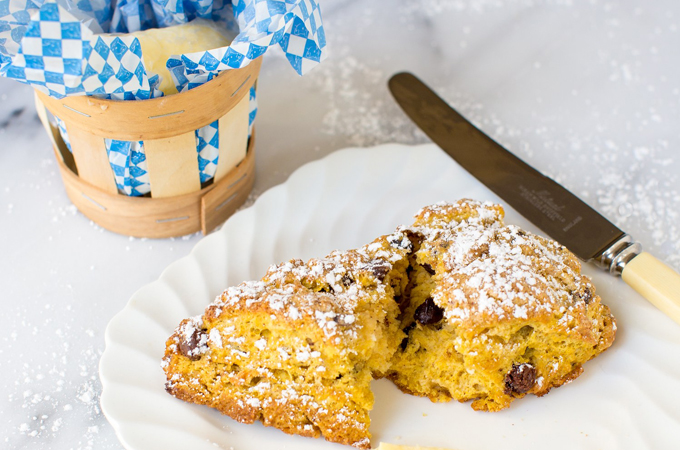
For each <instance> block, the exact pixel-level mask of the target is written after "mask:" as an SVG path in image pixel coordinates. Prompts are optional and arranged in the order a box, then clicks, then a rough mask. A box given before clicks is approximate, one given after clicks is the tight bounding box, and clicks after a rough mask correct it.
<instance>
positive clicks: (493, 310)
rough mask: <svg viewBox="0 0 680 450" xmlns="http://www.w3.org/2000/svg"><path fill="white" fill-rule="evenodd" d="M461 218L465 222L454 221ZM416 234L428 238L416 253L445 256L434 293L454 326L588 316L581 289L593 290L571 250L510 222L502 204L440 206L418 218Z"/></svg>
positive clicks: (444, 204)
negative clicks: (487, 319) (580, 297)
mask: <svg viewBox="0 0 680 450" xmlns="http://www.w3.org/2000/svg"><path fill="white" fill-rule="evenodd" d="M456 214H459V215H461V217H462V220H451V217H452V216H454V215H456ZM418 216H419V219H418V220H417V221H416V224H415V227H414V229H415V230H417V231H418V232H420V233H421V234H423V235H424V236H426V238H425V240H424V242H423V244H422V246H421V249H420V250H419V253H422V255H421V257H422V258H424V259H427V258H432V257H433V256H432V255H440V256H436V258H438V259H440V260H441V262H440V264H441V267H442V270H439V271H437V275H436V279H437V280H438V283H437V286H436V287H435V290H434V291H433V293H432V296H433V298H434V300H435V302H436V303H438V304H439V305H440V306H442V307H444V309H445V312H444V313H445V317H446V318H447V320H449V321H452V322H460V321H468V322H469V321H475V320H481V319H480V318H482V317H492V318H494V320H497V319H500V320H517V319H527V318H528V317H529V316H538V315H560V316H562V318H563V322H564V324H565V326H567V325H568V324H569V323H571V322H572V318H573V316H574V315H579V314H581V315H582V314H583V313H584V311H585V302H584V301H577V300H575V296H578V295H579V293H580V292H584V290H589V292H591V291H592V290H593V288H592V286H591V285H590V282H589V281H588V280H587V279H585V278H582V277H581V276H580V264H579V263H578V261H577V260H576V258H575V257H574V255H572V254H571V253H570V252H568V251H567V250H566V249H565V248H564V247H563V246H562V245H560V244H558V243H557V242H555V241H552V240H548V239H545V238H542V237H539V236H536V235H533V234H531V233H529V232H525V231H523V230H521V229H519V228H518V227H516V226H513V225H504V224H503V221H502V210H501V209H500V207H498V206H497V205H491V204H488V203H487V204H482V203H480V202H475V201H469V200H466V201H461V202H459V203H458V204H448V203H441V204H437V205H433V206H431V207H427V208H425V209H424V210H422V211H421V212H420V213H419V215H418Z"/></svg>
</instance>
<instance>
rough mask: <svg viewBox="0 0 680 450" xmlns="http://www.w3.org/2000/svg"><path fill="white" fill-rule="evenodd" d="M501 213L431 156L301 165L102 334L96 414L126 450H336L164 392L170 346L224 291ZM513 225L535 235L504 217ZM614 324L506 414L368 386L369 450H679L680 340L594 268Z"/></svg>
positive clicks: (511, 215)
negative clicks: (595, 347)
mask: <svg viewBox="0 0 680 450" xmlns="http://www.w3.org/2000/svg"><path fill="white" fill-rule="evenodd" d="M461 197H470V198H476V199H480V200H494V201H499V199H498V198H497V197H496V196H495V195H494V194H492V193H491V192H490V191H489V190H487V189H486V188H485V187H483V186H482V185H481V184H480V183H479V182H477V181H476V180H475V179H474V178H472V177H471V176H470V175H469V174H468V173H467V172H465V171H464V170H463V169H461V168H460V166H458V165H457V164H456V163H455V162H453V161H452V160H451V159H449V158H448V156H446V155H445V154H444V153H443V152H442V151H441V150H439V149H438V148H437V147H436V146H434V145H424V146H419V147H407V146H401V145H384V146H381V147H376V148H368V149H365V148H364V149H347V150H342V151H338V152H336V153H333V154H331V155H330V156H328V157H326V158H324V159H322V160H320V161H316V162H313V163H310V164H307V165H305V166H303V167H302V168H300V169H299V170H297V171H296V172H295V173H294V174H293V175H292V176H291V177H290V179H289V180H288V181H287V182H286V183H284V184H282V185H280V186H277V187H275V188H273V189H271V190H269V191H268V192H266V193H265V194H263V195H262V196H261V197H260V198H259V199H258V200H257V202H256V203H255V205H254V206H253V207H251V208H248V209H245V210H243V211H241V212H239V213H237V214H235V215H234V216H233V217H232V218H231V219H229V221H227V223H226V224H225V225H224V227H223V228H222V229H221V230H220V231H218V232H216V233H214V234H212V235H210V236H207V237H205V238H204V239H202V240H201V241H200V242H199V243H198V244H197V245H196V247H195V248H194V250H193V251H192V252H191V254H190V255H189V256H187V257H185V258H182V259H180V260H179V261H177V262H175V263H173V264H171V265H170V266H169V267H168V268H167V269H166V270H165V272H163V274H162V275H161V277H160V279H159V280H158V281H156V282H154V283H151V284H149V285H147V286H145V287H143V288H142V289H140V290H139V291H137V292H136V293H135V294H134V295H133V297H132V298H131V299H130V301H129V303H128V304H127V306H126V307H125V308H124V309H123V310H122V311H121V312H120V313H119V314H118V315H116V316H115V317H114V318H113V319H112V320H111V322H110V323H109V325H108V328H107V330H106V351H105V352H104V355H103V356H102V359H101V364H100V376H101V380H102V384H103V393H102V397H101V404H102V409H103V411H104V413H105V414H106V417H107V418H108V419H109V421H110V422H111V424H112V425H113V426H114V428H115V429H116V432H117V434H118V436H119V438H120V440H121V442H122V443H123V445H124V446H125V447H126V448H127V449H131V450H132V449H134V450H152V449H159V450H160V449H162V450H173V449H192V450H202V449H206V450H207V449H211V450H214V449H215V448H222V449H234V450H281V449H296V450H298V449H299V450H305V449H317V450H323V449H328V450H331V449H341V448H345V447H342V446H339V445H337V444H330V443H327V442H325V441H323V440H322V439H308V438H302V437H297V436H289V435H286V434H284V433H283V432H280V431H278V430H276V429H273V428H266V427H264V426H262V425H261V424H254V425H243V424H239V423H237V422H235V421H233V420H231V419H230V418H228V417H226V416H222V415H220V414H219V413H218V412H216V411H214V410H212V409H210V408H207V407H202V406H197V405H191V404H188V403H185V402H182V401H180V400H177V399H175V398H173V397H171V396H170V395H168V394H167V393H165V391H164V389H163V382H164V380H165V377H164V374H163V371H162V370H161V368H160V365H159V362H160V360H161V357H162V355H163V352H164V349H165V340H166V339H167V338H168V337H169V336H170V335H171V334H172V332H173V330H174V328H175V326H177V325H178V323H179V322H180V321H181V320H182V319H183V318H185V317H188V316H192V315H196V314H201V313H202V312H203V310H204V308H205V306H206V305H207V304H208V303H209V302H211V301H212V300H213V298H214V297H215V296H216V295H217V294H219V293H220V292H221V291H222V290H223V289H224V288H226V287H227V286H229V285H235V284H238V283H240V282H241V281H243V280H249V279H259V278H260V277H261V276H262V275H263V274H264V272H265V270H266V268H267V267H268V266H269V265H270V264H273V263H277V262H281V261H284V260H287V259H290V258H293V257H299V258H303V259H307V258H311V257H314V256H317V257H318V256H323V255H325V254H326V253H328V252H329V251H331V250H333V249H336V248H338V249H347V248H352V247H355V246H359V245H361V244H363V243H365V242H368V241H370V240H371V239H373V238H374V237H375V236H378V235H380V234H384V233H389V232H391V231H392V230H393V229H394V228H395V227H396V226H397V225H399V224H404V223H410V222H411V217H412V215H413V214H414V213H415V212H416V211H417V210H418V209H419V208H421V207H422V206H424V205H427V204H429V203H434V202H438V201H441V200H449V201H455V200H457V199H459V198H461ZM506 212H507V217H506V222H507V223H514V224H517V225H520V226H522V227H524V228H526V229H529V230H532V231H534V232H537V231H538V230H536V228H535V227H533V226H532V225H531V224H530V223H528V222H527V221H526V220H525V219H523V218H522V217H521V216H519V215H518V214H517V213H516V212H514V211H513V210H511V209H510V208H506ZM584 270H585V272H586V273H588V274H589V275H591V276H592V277H593V278H594V281H595V284H596V286H597V287H598V293H599V294H600V295H601V296H602V298H603V299H604V302H605V303H607V304H608V305H610V307H611V308H612V310H613V312H614V314H615V316H616V317H617V320H618V324H619V331H618V335H617V338H616V342H615V343H614V345H613V347H612V348H611V349H610V350H608V351H607V352H605V353H604V354H602V355H601V356H599V357H598V358H596V359H595V360H593V361H590V362H589V363H587V364H586V365H585V373H584V374H583V375H582V376H581V377H580V378H578V379H577V380H576V381H574V382H573V383H572V384H571V385H569V386H565V387H562V388H560V389H556V390H553V391H552V392H550V394H549V395H547V396H546V397H543V398H536V397H533V396H530V397H526V398H524V399H522V400H519V401H517V402H515V403H513V405H512V407H511V408H509V409H507V410H505V411H502V412H498V413H483V412H475V411H473V410H472V409H471V408H470V405H469V403H468V404H462V403H456V402H452V403H448V404H434V403H431V402H430V401H429V400H427V399H423V398H416V397H412V396H409V395H405V394H402V393H400V392H399V391H398V390H397V389H396V388H395V387H394V386H393V385H392V384H391V383H390V382H388V381H385V380H380V381H376V382H374V383H373V389H374V392H375V409H374V410H373V411H372V413H371V418H372V425H371V431H372V433H373V444H374V446H376V447H377V444H378V442H379V441H386V442H392V443H402V444H411V445H416V444H418V445H423V446H441V447H450V448H456V449H459V450H483V449H499V448H512V449H544V448H550V449H551V450H557V449H569V450H572V449H574V448H579V449H636V450H639V449H655V450H656V449H671V448H678V442H680V327H678V326H677V325H676V324H675V323H673V322H672V321H671V320H670V319H668V318H666V317H665V316H663V315H662V314H661V313H659V312H658V311H657V310H656V309H655V308H654V307H652V306H651V305H649V304H647V303H646V302H645V301H644V300H642V298H640V297H639V296H638V295H637V294H635V293H634V292H633V291H632V290H631V289H630V288H628V287H627V286H626V285H625V284H624V283H623V282H622V281H621V280H620V279H615V278H612V277H610V276H609V275H606V274H605V273H604V272H602V273H601V272H599V271H598V269H595V268H592V267H591V266H589V265H588V266H586V267H585V268H584Z"/></svg>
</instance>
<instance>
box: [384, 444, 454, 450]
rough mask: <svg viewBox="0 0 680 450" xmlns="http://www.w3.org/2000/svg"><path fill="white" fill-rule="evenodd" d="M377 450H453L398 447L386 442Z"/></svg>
mask: <svg viewBox="0 0 680 450" xmlns="http://www.w3.org/2000/svg"><path fill="white" fill-rule="evenodd" d="M376 450H452V449H445V448H441V447H421V446H418V445H417V446H415V447H412V446H408V445H396V444H388V443H386V442H381V443H380V445H379V446H378V448H377V449H376Z"/></svg>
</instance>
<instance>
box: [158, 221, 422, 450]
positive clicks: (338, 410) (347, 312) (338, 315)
mask: <svg viewBox="0 0 680 450" xmlns="http://www.w3.org/2000/svg"><path fill="white" fill-rule="evenodd" d="M411 250H412V246H411V244H410V241H409V240H408V238H406V236H405V235H404V234H403V233H401V232H397V233H394V234H392V235H389V236H382V237H380V238H378V239H376V240H375V241H374V242H372V243H370V244H368V245H366V246H364V247H361V248H359V249H355V250H350V251H346V252H333V253H331V254H330V255H328V256H327V257H326V258H323V259H313V260H310V261H308V262H307V263H303V262H302V261H300V260H292V261H289V262H287V263H283V264H279V265H277V266H272V267H271V268H270V269H269V270H268V271H267V274H266V275H265V276H264V277H263V278H262V280H260V281H257V282H245V283H242V284H241V285H239V286H236V287H233V288H229V289H227V290H226V291H225V292H224V293H223V294H222V295H221V296H220V297H219V298H218V299H217V300H216V301H215V302H214V303H213V304H211V305H210V306H208V308H207V309H206V312H205V314H204V315H203V316H201V317H195V318H190V319H185V320H184V321H182V323H181V324H180V326H179V327H178V328H177V330H176V332H175V333H174V334H173V336H171V337H170V339H169V340H168V341H167V344H166V353H165V357H164V360H163V366H164V369H165V371H166V376H167V384H166V385H167V390H168V392H169V393H171V394H172V395H174V396H176V397H177V398H180V399H182V400H185V401H189V402H193V403H198V404H203V405H207V406H210V407H213V408H216V409H218V410H219V411H221V412H222V413H224V414H226V415H228V416H230V417H232V418H233V419H235V420H238V421H240V422H244V423H252V422H254V421H256V420H259V421H261V422H262V423H264V424H265V425H267V426H274V427H276V428H279V429H281V430H282V431H284V432H286V433H291V434H298V435H302V436H310V437H319V436H323V437H324V438H325V439H327V440H329V441H332V442H337V443H341V444H346V445H352V446H354V447H357V448H361V449H369V448H370V433H369V431H368V428H369V425H368V424H369V414H368V411H369V410H370V408H371V407H372V404H373V395H372V393H371V391H370V381H371V379H372V377H371V374H372V373H384V372H385V371H387V369H388V367H389V359H390V357H391V355H392V353H394V349H395V348H396V346H397V345H398V344H399V342H400V340H401V332H400V330H399V321H398V319H397V316H398V315H399V308H398V305H397V304H396V303H395V302H394V296H395V295H398V294H399V293H400V290H401V289H402V286H403V285H404V284H405V283H406V282H405V280H403V279H402V278H405V274H406V266H407V260H406V258H407V255H408V253H409V252H410V251H411Z"/></svg>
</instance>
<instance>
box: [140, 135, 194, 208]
mask: <svg viewBox="0 0 680 450" xmlns="http://www.w3.org/2000/svg"><path fill="white" fill-rule="evenodd" d="M144 152H145V153H146V164H147V171H148V172H149V182H150V183H151V197H153V198H161V197H173V196H175V195H182V194H188V193H189V192H194V191H199V190H200V189H201V178H200V175H199V171H198V163H197V162H196V134H195V132H194V131H190V132H188V133H183V134H180V135H178V136H173V137H171V138H164V139H149V140H145V141H144Z"/></svg>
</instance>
